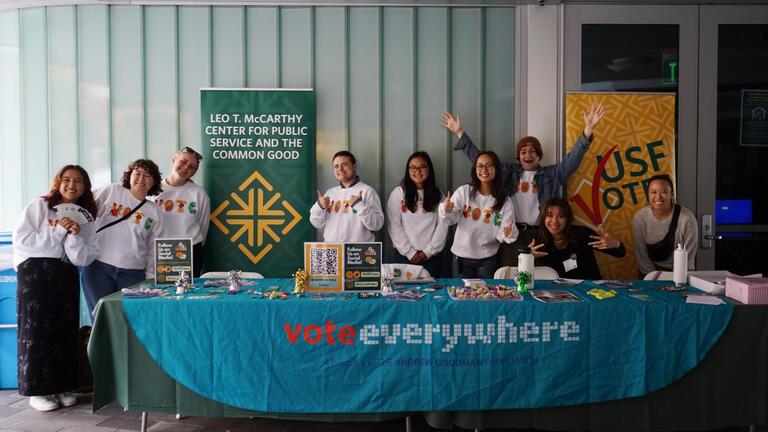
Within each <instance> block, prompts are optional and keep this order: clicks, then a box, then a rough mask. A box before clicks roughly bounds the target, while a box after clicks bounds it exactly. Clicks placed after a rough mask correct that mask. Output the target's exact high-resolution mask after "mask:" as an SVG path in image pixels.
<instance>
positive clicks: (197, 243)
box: [153, 147, 211, 277]
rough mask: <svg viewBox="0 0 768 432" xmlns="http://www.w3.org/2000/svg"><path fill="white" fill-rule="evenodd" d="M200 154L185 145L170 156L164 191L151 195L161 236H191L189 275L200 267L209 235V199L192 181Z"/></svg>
mask: <svg viewBox="0 0 768 432" xmlns="http://www.w3.org/2000/svg"><path fill="white" fill-rule="evenodd" d="M202 159H203V156H202V155H201V154H200V153H198V152H196V151H195V150H193V149H191V148H189V147H184V148H183V149H181V150H179V151H177V152H176V154H175V155H173V158H171V173H170V174H169V175H168V176H167V177H165V178H164V179H163V183H162V188H163V192H162V193H161V194H160V195H158V196H156V197H153V200H154V201H155V203H157V205H158V206H159V207H160V210H161V214H162V218H163V232H162V237H163V238H191V239H192V260H193V261H192V265H193V270H192V275H193V276H194V277H198V276H200V272H201V270H202V268H203V245H204V244H205V239H206V237H207V236H208V224H209V223H210V217H211V200H210V198H209V197H208V194H207V193H206V192H205V189H203V187H202V186H200V185H198V184H197V183H195V182H194V181H192V176H193V175H195V173H196V172H197V168H198V167H199V166H200V161H201V160H202Z"/></svg>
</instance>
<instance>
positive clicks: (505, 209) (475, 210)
mask: <svg viewBox="0 0 768 432" xmlns="http://www.w3.org/2000/svg"><path fill="white" fill-rule="evenodd" d="M498 166H499V157H498V156H497V155H496V153H494V152H492V151H484V152H480V153H478V154H477V155H476V156H475V160H474V162H473V164H472V172H471V174H470V175H471V177H472V183H471V184H467V185H463V186H460V187H459V188H458V189H456V191H455V193H454V194H453V195H451V192H450V191H448V193H447V194H446V198H445V200H444V201H443V203H442V204H441V205H440V207H439V215H440V222H441V223H443V224H445V225H446V226H449V225H453V224H457V227H456V234H455V236H454V239H453V246H451V252H453V255H454V256H453V277H457V278H485V279H491V278H493V274H494V272H495V271H496V269H497V268H498V260H497V258H496V253H497V252H498V250H499V244H500V243H501V242H504V243H513V242H514V241H515V240H517V236H518V231H517V227H516V226H515V211H514V208H513V207H514V206H513V204H512V200H511V199H510V198H509V197H508V196H507V195H506V194H505V193H504V190H503V188H502V187H501V176H500V175H498V174H497V167H498Z"/></svg>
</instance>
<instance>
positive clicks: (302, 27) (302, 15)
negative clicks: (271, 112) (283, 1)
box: [280, 7, 313, 88]
mask: <svg viewBox="0 0 768 432" xmlns="http://www.w3.org/2000/svg"><path fill="white" fill-rule="evenodd" d="M281 10H282V12H281V14H280V51H281V53H280V86H281V87H283V88H311V87H312V55H313V53H312V25H313V22H312V9H311V8H293V7H287V8H283V9H281Z"/></svg>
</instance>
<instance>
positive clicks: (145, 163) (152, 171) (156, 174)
mask: <svg viewBox="0 0 768 432" xmlns="http://www.w3.org/2000/svg"><path fill="white" fill-rule="evenodd" d="M138 168H141V169H143V170H144V171H146V172H147V174H149V175H151V176H152V180H153V181H154V184H153V185H152V187H151V188H150V189H149V191H148V192H147V195H150V196H151V195H159V194H160V193H161V192H162V191H163V187H162V186H161V183H162V181H163V178H162V176H161V175H160V168H158V167H157V164H156V163H154V162H152V161H151V160H149V159H136V160H135V161H133V162H131V163H130V164H129V165H128V168H126V169H125V171H123V178H122V181H121V182H122V184H123V187H124V188H126V189H130V188H131V173H132V172H133V171H134V170H135V169H138Z"/></svg>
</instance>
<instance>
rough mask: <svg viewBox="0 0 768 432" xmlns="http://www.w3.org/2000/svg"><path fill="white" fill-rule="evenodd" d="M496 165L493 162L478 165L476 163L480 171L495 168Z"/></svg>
mask: <svg viewBox="0 0 768 432" xmlns="http://www.w3.org/2000/svg"><path fill="white" fill-rule="evenodd" d="M495 166H496V165H494V164H493V163H487V164H477V165H475V168H476V169H477V170H478V171H482V170H484V169H486V170H489V169H491V168H493V167H495Z"/></svg>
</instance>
